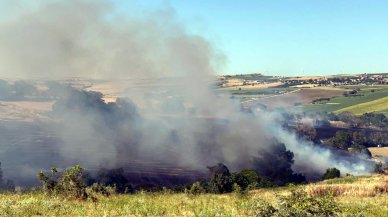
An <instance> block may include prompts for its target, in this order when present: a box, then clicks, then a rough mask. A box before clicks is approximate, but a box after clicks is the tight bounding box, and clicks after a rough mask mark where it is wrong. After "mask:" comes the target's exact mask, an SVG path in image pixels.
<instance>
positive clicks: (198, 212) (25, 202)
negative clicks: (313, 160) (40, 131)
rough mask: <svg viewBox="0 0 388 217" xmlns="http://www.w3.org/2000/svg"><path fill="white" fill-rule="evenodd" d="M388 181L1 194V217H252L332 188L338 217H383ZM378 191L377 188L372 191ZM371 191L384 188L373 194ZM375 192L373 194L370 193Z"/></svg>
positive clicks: (375, 178) (360, 179) (379, 178)
mask: <svg viewBox="0 0 388 217" xmlns="http://www.w3.org/2000/svg"><path fill="white" fill-rule="evenodd" d="M387 184H388V177H387V176H383V175H376V176H363V177H345V178H340V179H333V180H327V181H324V182H320V183H316V184H308V185H301V186H289V187H281V188H271V189H259V190H254V191H251V192H249V193H248V194H247V195H241V194H237V193H231V194H224V195H214V194H201V195H197V196H194V195H190V194H185V193H169V192H164V193H163V192H160V193H145V192H139V193H136V194H133V195H112V196H110V197H103V196H99V197H98V201H89V200H87V201H77V200H65V199H63V198H61V197H48V196H46V195H44V194H43V193H40V192H29V193H2V194H1V193H0V216H255V215H257V209H258V207H259V206H261V205H260V204H263V203H262V202H263V201H266V202H268V203H272V204H273V203H275V202H276V200H277V199H276V198H277V197H276V195H287V194H290V190H293V189H303V190H305V191H306V192H308V193H310V194H313V192H317V191H318V189H319V190H320V191H322V189H331V188H332V186H336V187H337V188H338V189H340V190H339V192H341V193H339V194H337V195H336V197H335V200H336V201H337V202H338V203H339V204H340V206H341V208H342V210H343V216H385V214H387V213H388V194H387V190H388V186H387ZM376 186H377V187H376ZM376 188H380V189H385V192H384V191H383V190H380V191H376V190H375V189H376ZM371 192H374V194H373V195H372V194H369V193H371Z"/></svg>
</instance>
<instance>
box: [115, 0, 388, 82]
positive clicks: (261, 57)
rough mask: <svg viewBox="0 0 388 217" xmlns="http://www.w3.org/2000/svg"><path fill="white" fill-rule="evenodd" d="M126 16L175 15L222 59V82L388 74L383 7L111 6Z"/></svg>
mask: <svg viewBox="0 0 388 217" xmlns="http://www.w3.org/2000/svg"><path fill="white" fill-rule="evenodd" d="M116 2H117V5H118V6H119V7H120V10H121V11H123V12H125V11H127V12H129V13H131V12H134V11H152V10H154V9H160V8H172V9H173V10H174V11H175V13H176V16H177V18H178V19H179V21H180V22H182V23H184V25H185V26H186V28H187V29H188V30H189V31H190V32H193V33H195V34H200V35H203V36H205V37H206V38H208V39H209V40H210V41H211V42H212V43H214V44H215V45H216V46H217V47H218V48H219V49H221V50H222V51H223V52H224V53H225V54H226V56H227V58H228V60H227V64H226V66H225V67H224V68H223V69H222V71H221V72H220V74H237V73H238V74H240V73H256V72H257V73H264V74H268V75H322V74H340V73H375V72H376V73H383V72H388V1H384V0H382V1H373V0H369V1H367V0H365V1H359V0H293V1H291V0H283V1H280V0H278V1H277V0H261V1H260V0H239V1H236V0H235V1H228V0H167V1H166V0H142V1H137V2H136V4H135V6H133V2H132V3H128V1H125V0H116Z"/></svg>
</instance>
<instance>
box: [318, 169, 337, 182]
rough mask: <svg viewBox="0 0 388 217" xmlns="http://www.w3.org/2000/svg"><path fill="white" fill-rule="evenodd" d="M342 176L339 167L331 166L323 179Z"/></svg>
mask: <svg viewBox="0 0 388 217" xmlns="http://www.w3.org/2000/svg"><path fill="white" fill-rule="evenodd" d="M340 176H341V172H340V171H339V170H338V169H337V168H329V169H327V170H326V172H325V174H323V177H322V180H326V179H334V178H339V177H340Z"/></svg>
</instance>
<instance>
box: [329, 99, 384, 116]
mask: <svg viewBox="0 0 388 217" xmlns="http://www.w3.org/2000/svg"><path fill="white" fill-rule="evenodd" d="M387 109H388V97H384V98H381V99H376V100H372V101H369V102H365V103H360V104H357V105H353V106H349V107H346V108H343V109H339V110H337V111H335V113H341V112H351V113H353V114H355V115H362V114H364V113H367V112H380V111H385V110H387Z"/></svg>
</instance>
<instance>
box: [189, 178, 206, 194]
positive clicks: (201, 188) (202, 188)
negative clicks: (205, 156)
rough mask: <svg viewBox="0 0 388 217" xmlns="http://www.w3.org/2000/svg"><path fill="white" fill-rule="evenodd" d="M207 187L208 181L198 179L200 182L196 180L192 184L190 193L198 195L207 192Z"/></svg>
mask: <svg viewBox="0 0 388 217" xmlns="http://www.w3.org/2000/svg"><path fill="white" fill-rule="evenodd" d="M206 189H207V185H206V182H204V181H198V182H194V183H193V184H192V185H191V187H190V189H189V193H190V194H194V195H198V194H202V193H206V191H207V190H206Z"/></svg>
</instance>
